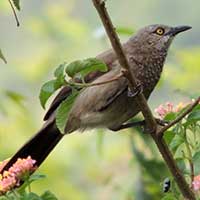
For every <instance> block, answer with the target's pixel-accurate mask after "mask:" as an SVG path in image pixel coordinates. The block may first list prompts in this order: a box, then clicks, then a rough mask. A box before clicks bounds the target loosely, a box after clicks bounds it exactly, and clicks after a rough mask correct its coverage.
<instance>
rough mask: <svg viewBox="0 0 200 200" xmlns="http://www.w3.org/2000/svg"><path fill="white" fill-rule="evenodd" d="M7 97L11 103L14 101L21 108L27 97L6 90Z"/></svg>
mask: <svg viewBox="0 0 200 200" xmlns="http://www.w3.org/2000/svg"><path fill="white" fill-rule="evenodd" d="M5 96H6V97H8V99H10V100H11V101H13V102H14V103H16V104H18V105H20V106H22V103H23V102H24V100H25V97H24V96H23V95H22V94H20V93H17V92H14V91H11V90H6V91H5Z"/></svg>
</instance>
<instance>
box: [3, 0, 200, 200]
mask: <svg viewBox="0 0 200 200" xmlns="http://www.w3.org/2000/svg"><path fill="white" fill-rule="evenodd" d="M107 7H108V9H109V13H110V14H111V16H112V19H113V22H114V24H115V25H116V26H117V27H118V28H119V29H121V30H122V29H124V28H125V29H128V31H127V32H126V31H125V32H123V31H121V32H120V37H121V39H122V41H125V40H126V39H127V38H128V37H129V32H130V31H133V32H134V30H137V29H138V28H140V27H143V26H145V25H148V24H155V23H162V24H168V25H183V24H185V25H191V26H192V27H193V29H192V30H191V31H189V32H187V33H184V34H181V35H179V36H178V38H177V39H176V40H175V41H174V43H173V45H172V48H171V49H170V53H169V56H168V59H167V62H166V65H165V68H164V72H163V75H162V79H161V81H160V83H159V85H158V87H157V88H156V90H155V91H154V93H153V94H152V96H151V98H150V100H149V103H150V105H151V108H152V109H153V110H154V108H155V107H157V106H158V105H159V104H161V103H164V102H166V101H171V102H173V103H178V102H180V101H183V102H187V101H188V99H189V97H192V96H195V95H197V94H198V93H199V87H200V78H199V77H200V75H199V74H200V38H199V35H200V26H199V10H200V2H199V1H194V0H192V1H188V0H168V1H164V0H151V1H149V0H142V1H141V0H134V1H133V0H126V1H122V0H107ZM21 8H22V10H21V11H20V12H19V13H18V16H19V18H20V22H21V26H20V27H19V28H17V27H16V24H15V20H14V17H13V14H12V12H11V9H10V6H9V3H8V2H7V0H1V1H0V29H1V30H0V48H1V49H2V51H3V52H4V55H5V57H6V59H7V61H8V64H7V65H5V64H4V63H3V62H2V61H0V70H1V71H0V72H1V73H0V86H1V87H0V160H3V159H5V158H7V157H9V156H11V155H12V154H13V153H14V152H15V151H16V150H17V149H18V148H19V147H20V146H21V145H22V144H23V143H24V142H25V141H26V140H27V139H28V138H30V137H31V136H32V135H33V134H34V132H36V131H37V130H38V129H39V128H40V126H41V125H42V117H43V115H44V113H45V111H44V110H42V108H41V106H40V103H39V99H38V94H39V89H40V87H41V85H42V84H43V83H44V82H45V81H46V80H48V79H50V78H51V77H52V73H53V70H54V69H55V67H56V66H57V65H59V64H60V63H62V62H63V61H66V62H71V61H73V60H76V59H81V58H87V57H94V56H95V55H97V54H98V53H100V52H102V51H104V50H106V49H108V48H110V44H109V43H108V40H107V39H106V37H105V34H104V32H103V28H102V26H101V23H100V20H99V18H98V16H97V13H96V11H95V9H94V7H93V6H92V3H91V1H89V0H84V1H82V0H57V1H53V0H46V1H39V0H34V1H33V0H32V1H30V0H29V1H27V0H26V1H25V0H21ZM39 171H40V172H41V173H44V174H46V175H47V178H46V179H44V180H41V181H40V182H38V183H35V184H33V190H34V191H36V192H38V193H40V192H42V191H44V190H46V189H50V190H51V191H52V192H54V193H55V194H56V195H57V197H58V198H59V199H61V200H67V199H70V200H71V199H73V200H90V199H91V200H94V199H95V200H121V199H123V200H135V199H137V200H145V199H148V200H151V199H153V200H156V199H160V197H161V196H163V194H162V185H161V183H162V181H163V180H164V178H165V177H166V176H168V171H167V169H166V168H165V166H164V164H163V162H162V160H161V159H160V157H159V153H158V152H157V149H156V148H155V146H154V144H153V143H152V141H151V139H150V138H149V137H148V135H142V134H141V133H138V132H137V131H136V130H129V131H127V130H126V131H122V132H120V133H112V132H109V131H106V130H93V131H89V132H87V133H86V132H84V134H78V133H77V134H72V135H70V136H66V137H65V139H64V140H62V141H61V143H60V144H59V145H58V146H57V147H56V148H55V150H54V151H53V152H52V153H51V155H50V156H49V157H48V159H47V160H46V162H45V163H44V164H43V165H42V166H41V167H40V170H39Z"/></svg>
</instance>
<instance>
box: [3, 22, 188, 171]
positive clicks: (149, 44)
mask: <svg viewBox="0 0 200 200" xmlns="http://www.w3.org/2000/svg"><path fill="white" fill-rule="evenodd" d="M189 29H191V27H190V26H185V25H184V26H176V27H172V26H167V25H162V24H154V25H148V26H145V27H143V28H141V29H140V30H138V31H137V32H136V33H135V34H134V35H133V36H131V37H130V38H129V39H128V41H127V42H125V43H123V44H122V48H123V51H124V53H125V56H126V58H127V60H128V62H129V64H130V70H132V71H133V73H134V75H135V77H136V80H137V82H138V83H139V85H140V86H141V88H142V93H143V95H144V96H145V98H146V99H147V100H148V99H149V97H150V95H151V93H152V91H153V90H154V88H155V86H156V85H157V83H158V81H159V79H160V76H161V73H162V71H163V66H164V63H165V60H166V57H167V53H168V50H169V47H170V45H171V43H172V41H173V39H174V38H175V37H176V36H177V35H178V34H179V33H181V32H184V31H187V30H189ZM96 58H97V59H99V60H101V61H102V62H104V63H105V64H106V65H107V66H108V71H107V72H105V73H102V72H98V71H97V72H93V73H91V74H89V75H87V77H86V78H85V81H86V82H91V83H99V82H104V81H107V80H110V79H112V78H114V77H116V76H117V75H119V73H120V72H121V66H120V64H119V62H118V59H117V56H116V54H115V52H114V51H113V50H112V49H110V50H107V51H105V52H103V53H101V54H100V55H98V56H97V57H96ZM71 93H72V90H71V88H70V87H68V86H64V87H63V88H62V89H61V91H60V92H59V93H58V95H57V96H56V97H55V99H54V100H53V102H52V103H51V105H50V108H49V110H48V111H47V113H46V115H45V117H44V121H45V122H44V125H43V126H42V128H41V129H40V130H39V131H38V132H37V133H36V134H35V135H34V136H33V137H32V138H31V139H30V140H29V141H28V142H27V143H25V144H24V145H23V146H22V147H21V148H20V149H19V150H18V151H17V152H16V154H14V155H13V157H11V159H10V160H9V161H8V163H7V164H6V165H5V166H4V168H3V169H2V171H1V172H3V171H4V170H8V169H9V168H10V167H11V166H12V165H13V164H14V163H15V162H16V161H17V159H18V158H26V157H28V156H31V158H32V159H34V160H36V165H37V167H39V166H40V165H41V164H42V163H43V161H44V160H45V159H46V157H47V156H48V155H49V154H50V152H51V151H52V150H53V149H54V147H55V146H56V145H57V144H58V142H59V141H60V140H61V139H62V138H63V136H65V135H68V134H70V133H72V132H74V131H77V130H80V131H84V130H86V129H91V128H98V127H103V128H108V129H110V130H113V131H117V130H120V127H122V126H123V125H124V124H126V122H127V121H128V120H130V119H131V118H133V117H134V116H135V115H136V114H138V113H139V112H140V108H139V106H138V104H137V102H136V96H135V95H130V89H129V84H128V80H127V79H126V78H125V77H123V76H122V77H120V78H119V79H118V80H116V81H112V82H109V83H106V84H104V85H96V86H92V87H88V88H84V89H82V90H81V92H80V94H79V95H78V97H77V98H76V99H75V102H74V103H73V106H72V108H71V110H70V112H69V115H68V120H67V123H66V126H65V133H64V134H63V133H61V132H60V131H59V129H58V127H57V126H56V123H55V114H56V110H57V108H58V107H59V105H60V104H61V103H62V102H63V101H64V100H65V99H67V98H68V97H69V96H70V94H71Z"/></svg>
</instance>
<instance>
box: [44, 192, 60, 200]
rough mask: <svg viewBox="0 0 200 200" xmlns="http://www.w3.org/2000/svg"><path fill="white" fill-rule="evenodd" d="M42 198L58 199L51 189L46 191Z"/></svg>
mask: <svg viewBox="0 0 200 200" xmlns="http://www.w3.org/2000/svg"><path fill="white" fill-rule="evenodd" d="M41 198H42V200H58V199H57V198H56V196H55V195H54V194H53V193H51V192H50V191H46V192H44V193H43V194H42V195H41Z"/></svg>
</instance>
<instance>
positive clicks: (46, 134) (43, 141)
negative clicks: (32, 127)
mask: <svg viewBox="0 0 200 200" xmlns="http://www.w3.org/2000/svg"><path fill="white" fill-rule="evenodd" d="M62 137H63V134H61V133H60V131H59V130H58V128H57V127H56V125H55V122H52V123H49V124H47V125H45V126H44V127H43V128H42V129H41V130H40V131H39V132H37V133H36V134H35V136H33V138H31V139H30V140H29V141H28V142H27V143H26V144H25V145H24V146H23V147H22V148H21V149H19V151H18V152H17V153H16V154H15V155H14V156H13V157H12V158H11V159H10V160H9V162H8V163H7V164H6V166H5V167H4V168H3V170H2V171H4V170H8V169H9V168H10V167H11V166H12V165H13V164H14V163H15V162H16V161H17V159H18V158H27V157H28V156H31V158H32V159H34V160H36V166H37V167H39V166H40V164H41V163H42V162H43V161H44V160H45V158H46V157H47V156H48V155H49V153H50V152H51V151H52V150H53V148H54V147H55V146H56V144H57V143H58V142H59V141H60V140H61V138H62Z"/></svg>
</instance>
